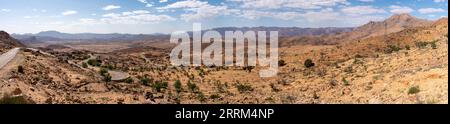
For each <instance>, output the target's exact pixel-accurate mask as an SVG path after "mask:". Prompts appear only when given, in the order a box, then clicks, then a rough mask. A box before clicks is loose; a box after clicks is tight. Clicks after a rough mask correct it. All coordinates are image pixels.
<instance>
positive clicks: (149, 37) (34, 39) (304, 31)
mask: <svg viewBox="0 0 450 124" xmlns="http://www.w3.org/2000/svg"><path fill="white" fill-rule="evenodd" d="M210 30H215V31H218V32H219V33H221V34H222V35H223V36H224V34H225V31H238V30H239V31H243V32H246V31H267V32H269V31H278V32H279V36H280V37H290V36H319V35H332V34H339V33H343V32H349V31H352V30H353V28H298V27H241V28H239V27H223V28H214V29H210ZM206 31H209V30H206ZM188 33H190V34H192V32H188ZM12 37H14V38H16V39H18V40H20V41H21V42H22V43H24V44H34V43H45V42H47V43H60V42H68V41H72V42H73V41H79V42H87V41H88V42H115V41H153V40H159V41H160V40H164V38H165V40H167V41H168V40H169V38H170V35H168V34H118V33H112V34H95V33H79V34H70V33H61V32H58V31H44V32H39V33H37V34H12Z"/></svg>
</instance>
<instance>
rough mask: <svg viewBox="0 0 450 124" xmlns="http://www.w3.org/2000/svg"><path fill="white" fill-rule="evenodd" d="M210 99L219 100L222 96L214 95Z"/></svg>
mask: <svg viewBox="0 0 450 124" xmlns="http://www.w3.org/2000/svg"><path fill="white" fill-rule="evenodd" d="M209 98H210V99H218V98H220V95H219V94H213V95H211V96H209Z"/></svg>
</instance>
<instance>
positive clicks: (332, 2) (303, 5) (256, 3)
mask: <svg viewBox="0 0 450 124" xmlns="http://www.w3.org/2000/svg"><path fill="white" fill-rule="evenodd" d="M228 1H232V2H239V3H241V4H242V7H244V8H259V9H279V8H298V9H320V8H326V7H332V6H336V5H342V4H343V5H349V4H350V2H348V1H347V0H228Z"/></svg>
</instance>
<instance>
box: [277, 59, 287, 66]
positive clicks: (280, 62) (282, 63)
mask: <svg viewBox="0 0 450 124" xmlns="http://www.w3.org/2000/svg"><path fill="white" fill-rule="evenodd" d="M285 65H287V64H286V62H285V61H284V60H280V61H278V66H280V67H283V66H285Z"/></svg>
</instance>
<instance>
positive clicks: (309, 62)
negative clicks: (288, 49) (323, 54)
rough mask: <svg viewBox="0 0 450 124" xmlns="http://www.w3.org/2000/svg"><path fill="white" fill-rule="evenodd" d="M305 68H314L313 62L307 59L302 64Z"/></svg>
mask: <svg viewBox="0 0 450 124" xmlns="http://www.w3.org/2000/svg"><path fill="white" fill-rule="evenodd" d="M304 65H305V67H306V68H311V67H313V66H315V64H314V63H313V61H312V60H311V59H307V60H306V61H305V63H304Z"/></svg>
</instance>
